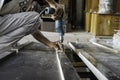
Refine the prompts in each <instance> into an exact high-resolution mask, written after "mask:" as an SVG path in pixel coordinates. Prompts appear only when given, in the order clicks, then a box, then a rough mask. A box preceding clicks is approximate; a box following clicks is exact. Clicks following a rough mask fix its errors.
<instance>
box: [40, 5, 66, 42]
mask: <svg viewBox="0 0 120 80" xmlns="http://www.w3.org/2000/svg"><path fill="white" fill-rule="evenodd" d="M54 13H55V9H54V8H51V7H46V8H45V9H44V10H43V11H41V13H40V16H41V15H42V14H54ZM55 29H56V31H57V32H58V33H59V36H60V42H61V43H63V41H64V29H63V21H62V16H61V17H59V18H58V19H56V20H55Z"/></svg>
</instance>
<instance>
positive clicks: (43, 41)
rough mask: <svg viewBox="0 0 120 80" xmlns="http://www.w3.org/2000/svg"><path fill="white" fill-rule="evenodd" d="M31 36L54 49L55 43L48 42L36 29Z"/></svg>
mask: <svg viewBox="0 0 120 80" xmlns="http://www.w3.org/2000/svg"><path fill="white" fill-rule="evenodd" d="M32 35H33V37H34V38H35V39H36V40H38V41H40V42H42V43H43V44H45V45H47V46H49V47H51V48H56V43H55V42H51V41H50V40H48V39H47V38H46V37H45V36H44V35H43V34H42V33H41V32H40V31H39V30H38V29H36V30H35V32H34V33H33V34H32Z"/></svg>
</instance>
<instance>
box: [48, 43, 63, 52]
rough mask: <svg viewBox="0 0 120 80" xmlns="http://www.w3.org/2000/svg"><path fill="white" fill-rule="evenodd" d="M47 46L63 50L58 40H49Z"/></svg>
mask: <svg viewBox="0 0 120 80" xmlns="http://www.w3.org/2000/svg"><path fill="white" fill-rule="evenodd" d="M49 47H51V48H54V50H56V51H57V50H59V51H62V52H64V51H65V50H64V45H63V44H62V43H61V42H60V41H56V42H51V44H50V45H49Z"/></svg>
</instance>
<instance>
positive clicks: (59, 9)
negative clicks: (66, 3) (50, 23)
mask: <svg viewBox="0 0 120 80" xmlns="http://www.w3.org/2000/svg"><path fill="white" fill-rule="evenodd" d="M54 9H55V13H54V14H53V15H51V18H52V19H54V20H56V19H58V18H60V17H63V13H64V10H63V5H62V4H56V7H55V8H54Z"/></svg>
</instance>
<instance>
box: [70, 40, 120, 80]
mask: <svg viewBox="0 0 120 80" xmlns="http://www.w3.org/2000/svg"><path fill="white" fill-rule="evenodd" d="M69 45H70V47H71V48H72V49H73V50H74V51H75V52H76V54H77V55H78V56H79V58H80V59H81V60H82V61H83V62H84V63H85V64H86V65H87V67H88V68H89V69H90V70H91V71H92V72H93V74H94V75H95V76H96V77H97V78H98V80H120V53H118V52H117V53H115V52H114V51H111V50H109V49H106V48H104V47H100V46H96V45H94V44H93V43H91V42H87V43H84V42H81V43H80V42H79V43H75V42H71V43H69Z"/></svg>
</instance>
